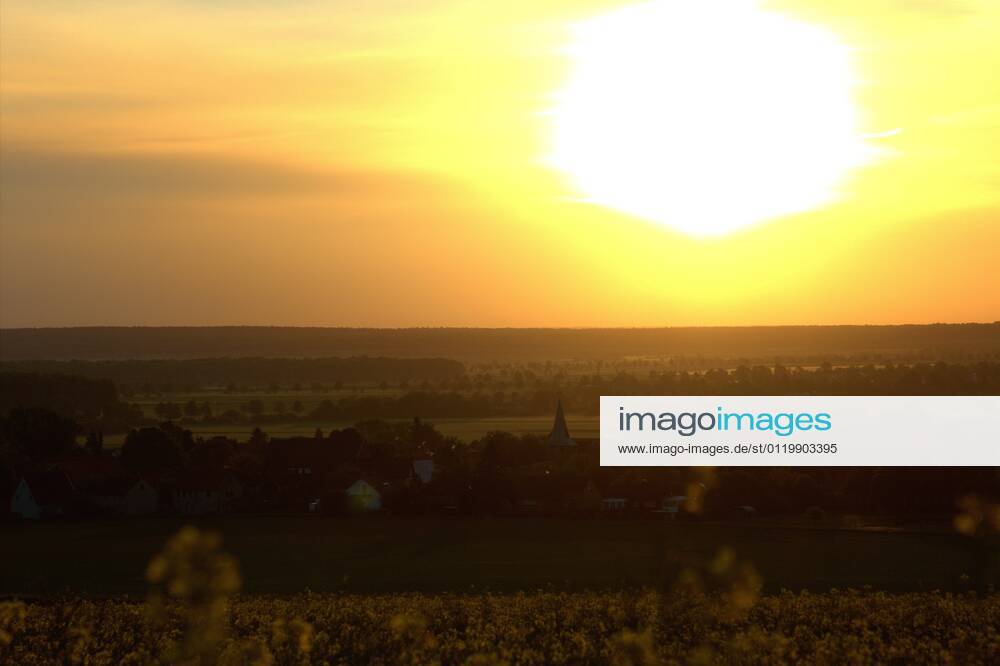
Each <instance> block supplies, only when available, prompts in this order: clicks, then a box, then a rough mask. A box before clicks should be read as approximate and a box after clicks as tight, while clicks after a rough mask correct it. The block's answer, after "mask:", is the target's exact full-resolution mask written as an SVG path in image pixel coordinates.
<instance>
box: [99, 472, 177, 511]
mask: <svg viewBox="0 0 1000 666" xmlns="http://www.w3.org/2000/svg"><path fill="white" fill-rule="evenodd" d="M88 496H89V497H90V498H91V500H93V502H94V503H95V504H96V505H97V506H98V507H100V508H101V509H104V510H105V511H107V512H109V513H114V514H117V515H122V516H145V515H149V514H151V513H156V511H157V509H159V508H160V491H159V490H157V489H156V488H155V487H154V486H153V485H152V484H151V483H149V482H148V481H146V480H144V479H134V478H119V479H113V480H111V481H109V482H107V483H103V484H101V485H99V486H95V487H94V488H92V489H90V490H89V491H88Z"/></svg>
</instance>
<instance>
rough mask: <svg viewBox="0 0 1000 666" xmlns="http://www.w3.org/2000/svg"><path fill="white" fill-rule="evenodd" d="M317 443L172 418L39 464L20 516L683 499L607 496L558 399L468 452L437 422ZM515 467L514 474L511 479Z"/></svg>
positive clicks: (657, 507)
mask: <svg viewBox="0 0 1000 666" xmlns="http://www.w3.org/2000/svg"><path fill="white" fill-rule="evenodd" d="M359 426H361V427H360V429H357V428H347V429H344V430H333V431H331V432H330V433H329V434H328V435H325V436H324V435H323V433H321V432H317V433H316V435H315V436H313V437H289V438H269V437H268V436H267V435H266V434H265V433H263V432H262V431H261V430H260V429H255V431H254V433H253V434H252V435H251V437H250V438H249V440H248V441H246V442H238V441H234V440H232V439H229V438H226V437H213V438H209V439H198V440H195V439H194V438H193V436H192V435H191V433H190V432H189V431H186V430H183V429H182V428H179V427H178V426H175V425H173V424H172V423H170V422H167V423H164V424H162V425H161V426H159V427H156V428H142V429H138V430H134V431H133V432H132V433H130V435H129V437H128V438H127V439H126V442H125V444H124V445H123V446H122V447H121V448H119V449H111V450H106V449H104V448H103V447H102V446H101V445H100V440H99V437H97V436H92V437H91V438H89V439H88V445H87V446H84V447H77V448H76V449H74V450H71V451H69V452H66V453H64V454H62V455H61V456H59V457H57V458H54V459H52V460H49V461H45V462H44V463H41V464H36V465H33V469H31V471H29V472H28V473H25V474H23V475H21V476H19V477H18V478H17V479H16V480H15V482H14V484H13V492H12V494H11V496H10V500H9V514H10V517H11V518H13V519H21V520H29V521H30V520H53V519H58V520H72V519H82V518H93V517H101V516H104V517H111V516H121V517H128V516H150V515H155V514H164V515H168V514H174V515H184V516H201V515H213V514H227V513H315V514H325V515H347V514H365V513H373V512H391V513H440V514H448V513H460V512H470V511H471V512H489V513H505V514H518V513H524V514H559V515H568V514H577V515H626V514H628V515H635V514H640V513H643V514H649V515H660V516H666V517H674V516H676V515H677V514H678V513H679V510H680V507H681V506H682V504H683V502H684V500H685V497H684V495H681V494H678V493H677V492H676V490H669V489H667V488H663V487H661V486H660V485H658V484H639V485H637V486H633V487H632V488H630V489H627V490H626V489H624V488H622V487H621V485H620V484H612V486H611V487H612V488H615V489H616V490H617V492H615V493H613V494H610V495H609V494H607V493H602V492H601V491H600V490H599V487H600V484H599V483H597V480H596V479H595V478H593V475H592V474H591V473H590V472H592V471H593V470H592V469H591V468H593V467H595V466H596V465H595V462H596V459H597V442H596V441H594V440H579V441H577V440H575V439H573V438H572V437H571V436H570V433H569V429H568V427H567V424H566V417H565V414H564V411H563V407H562V404H561V403H559V404H558V405H557V407H556V414H555V418H554V421H553V427H552V431H551V433H550V434H549V436H548V437H547V438H542V437H530V436H520V437H515V436H513V435H510V434H507V433H490V434H489V435H488V436H487V437H486V438H484V441H483V442H480V443H479V445H478V446H472V447H467V446H466V445H464V444H460V443H457V442H455V441H451V440H449V438H446V437H443V436H442V435H441V434H440V433H438V432H437V431H436V430H435V429H434V428H433V426H430V425H428V424H425V423H423V422H422V421H421V420H420V419H414V420H413V422H411V423H404V424H390V423H385V422H367V423H363V424H359ZM512 472H513V473H512Z"/></svg>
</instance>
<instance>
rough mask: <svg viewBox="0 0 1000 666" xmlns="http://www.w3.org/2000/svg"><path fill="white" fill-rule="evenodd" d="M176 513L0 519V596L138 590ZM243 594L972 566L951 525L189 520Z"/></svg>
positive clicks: (923, 580)
mask: <svg viewBox="0 0 1000 666" xmlns="http://www.w3.org/2000/svg"><path fill="white" fill-rule="evenodd" d="M182 524H183V523H182V521H181V519H178V518H171V519H167V518H157V519H142V520H106V521H100V522H82V523H73V524H69V523H39V524H18V523H7V524H3V525H0V543H3V544H4V547H3V548H2V549H0V593H6V594H10V593H24V594H51V593H57V592H60V591H63V590H70V591H80V592H93V593H99V594H118V593H141V592H142V591H143V590H144V589H145V581H144V579H143V571H144V567H145V564H146V563H147V562H148V561H149V559H150V557H151V556H152V555H153V554H155V553H156V552H158V551H159V550H160V549H161V548H162V546H163V544H164V542H165V541H166V540H167V538H168V537H169V536H170V535H171V534H173V533H174V532H175V531H176V530H177V529H178V528H179V527H180V526H181V525H182ZM200 525H203V526H206V527H209V528H211V529H213V530H217V531H219V532H220V533H221V534H222V536H223V540H224V543H225V547H226V549H227V550H228V551H229V552H231V553H232V554H233V555H234V556H235V557H237V559H239V561H240V562H241V563H242V569H243V573H244V577H245V580H246V585H245V589H246V591H248V592H251V593H281V594H286V593H295V592H301V591H302V590H305V589H310V590H313V591H326V592H330V591H338V590H347V591H360V592H378V591H392V592H399V591H407V590H422V591H435V592H436V591H471V590H482V589H493V590H506V591H511V590H532V589H539V588H547V587H550V586H554V587H555V588H557V589H596V588H600V589H622V588H635V587H642V586H650V585H658V584H661V583H662V582H663V581H664V580H666V579H667V578H670V577H671V576H672V575H674V574H675V573H676V572H677V571H678V570H680V569H682V568H684V567H686V566H689V565H697V564H699V563H703V562H705V561H708V560H710V559H711V558H713V557H714V556H715V555H716V553H717V552H718V551H719V550H720V549H722V548H725V547H728V548H731V549H732V550H733V551H734V552H735V554H736V556H737V557H739V558H740V559H741V560H743V561H746V562H748V563H750V564H752V565H753V566H754V567H755V568H756V570H757V571H758V572H759V573H760V576H761V577H762V579H763V583H764V586H765V589H767V590H770V591H778V590H780V589H782V588H788V589H812V590H826V589H829V588H832V587H838V588H844V587H862V586H865V585H871V586H873V587H875V588H877V589H883V590H897V591H904V590H931V589H942V590H961V589H966V588H967V586H968V581H969V576H973V577H974V576H975V575H976V573H977V571H978V567H980V566H981V560H980V559H979V557H980V553H979V552H978V551H977V550H976V549H975V547H974V546H973V542H971V541H967V540H965V539H964V538H963V537H960V536H958V535H955V534H951V533H915V532H891V531H863V530H832V529H814V528H813V529H802V528H792V527H780V526H761V525H752V524H713V523H669V522H664V521H662V520H575V519H556V518H528V517H513V518H472V517H437V518H430V517H421V518H413V519H407V518H402V517H395V518H393V517H385V516H377V517H371V518H353V519H347V518H324V517H313V516H252V517H251V516H231V517H224V518H218V519H213V520H205V521H201V522H200Z"/></svg>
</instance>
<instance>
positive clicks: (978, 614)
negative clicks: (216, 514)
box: [0, 591, 1000, 665]
mask: <svg viewBox="0 0 1000 666" xmlns="http://www.w3.org/2000/svg"><path fill="white" fill-rule="evenodd" d="M185 612H186V611H185V609H183V608H181V607H179V606H176V605H173V604H168V605H167V607H166V609H165V617H164V618H162V620H159V621H158V620H156V619H155V618H154V617H152V615H153V614H152V613H151V611H150V609H149V608H148V607H147V606H144V605H143V604H137V603H129V602H126V601H120V600H103V601H95V600H86V599H66V600H62V601H57V602H51V603H33V604H28V605H25V604H18V603H7V604H5V605H4V606H3V607H2V610H0V618H2V619H0V622H2V623H3V624H2V627H3V628H2V630H0V631H2V633H0V662H2V663H5V664H26V665H27V664H52V663H73V664H123V665H124V664H146V663H180V662H185V663H223V664H272V663H277V664H326V663H350V664H396V663H414V664H433V663H441V664H464V663H483V664H486V663H503V662H506V663H511V664H551V663H581V664H587V663H607V662H613V663H627V664H647V663H649V664H651V663H782V662H810V663H823V664H839V663H899V664H908V663H943V664H946V663H954V664H990V663H993V664H995V663H1000V596H997V595H993V596H989V597H975V596H972V595H969V596H952V595H948V594H939V593H914V594H902V595H889V594H883V593H878V592H857V591H843V592H829V593H825V594H808V593H802V594H791V593H785V594H781V595H777V596H766V597H761V598H759V599H757V600H755V601H754V602H753V604H752V605H751V606H750V607H749V608H748V609H746V611H745V612H742V613H739V614H736V615H734V614H733V613H732V612H731V608H730V607H729V604H728V603H727V602H726V601H725V600H724V599H723V598H722V597H720V596H717V595H711V594H709V595H696V594H689V593H675V594H658V593H654V592H644V593H641V592H631V593H630V592H617V593H609V592H594V593H560V592H536V593H524V594H514V595H493V594H483V595H477V596H471V595H453V594H443V595H419V594H395V595H393V594H388V595H350V594H345V595H339V594H301V595H297V596H293V597H285V598H272V597H253V598H237V599H235V600H233V601H232V602H231V603H229V604H227V605H226V607H225V608H223V609H221V614H222V616H223V621H222V622H221V623H220V624H219V625H218V626H216V627H213V626H212V623H211V622H207V623H206V624H204V625H202V626H201V627H200V628H199V627H194V629H196V630H195V631H193V632H192V627H190V626H187V624H186V622H187V620H186V619H185V617H184V614H185ZM192 633H193V634H194V635H193V636H192V635H191V634H192ZM213 634H215V635H213ZM199 660H200V661H199Z"/></svg>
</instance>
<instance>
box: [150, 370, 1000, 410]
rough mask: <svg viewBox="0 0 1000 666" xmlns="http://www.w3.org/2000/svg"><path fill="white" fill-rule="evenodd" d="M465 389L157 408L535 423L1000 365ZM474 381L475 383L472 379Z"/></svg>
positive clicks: (968, 377)
mask: <svg viewBox="0 0 1000 666" xmlns="http://www.w3.org/2000/svg"><path fill="white" fill-rule="evenodd" d="M515 374H516V375H518V376H516V377H514V378H511V379H501V378H498V377H492V378H488V379H486V380H484V381H462V382H460V385H461V386H463V387H464V390H427V389H421V390H416V391H405V392H402V393H399V394H396V395H391V394H383V395H374V394H350V395H345V396H344V397H341V398H336V399H333V398H325V399H323V400H321V402H319V404H316V405H314V406H310V407H309V408H306V407H305V406H304V405H302V403H301V401H292V402H286V401H283V400H277V401H265V400H261V399H252V400H249V401H247V402H246V404H244V405H242V406H241V408H239V409H228V410H226V411H222V412H219V411H218V410H216V411H214V412H213V409H212V407H211V405H210V404H208V403H206V402H202V403H198V402H195V401H188V402H186V403H174V402H169V401H167V402H162V403H159V404H158V405H157V406H156V409H157V417H159V418H161V419H162V418H171V419H184V420H185V421H186V422H188V423H196V422H199V421H200V422H204V423H255V424H260V425H265V424H268V423H276V422H282V421H292V420H295V419H302V420H308V421H331V422H332V421H352V420H355V419H375V418H379V419H399V418H404V419H405V418H411V417H413V416H414V415H421V416H425V417H430V418H480V417H492V416H541V415H548V414H550V413H551V412H552V405H553V404H555V401H556V400H557V399H561V400H562V401H563V404H564V405H565V406H566V408H567V409H568V410H569V411H571V412H574V413H577V414H591V415H593V414H596V413H597V409H598V405H599V397H600V396H602V395H996V394H1000V363H997V362H986V361H983V362H979V363H974V364H956V363H934V364H915V365H884V366H873V365H869V366H846V367H838V366H829V365H823V366H820V367H818V368H788V367H785V366H781V365H777V366H753V367H747V366H740V367H739V368H736V369H734V370H708V371H704V372H697V371H662V372H661V371H654V372H650V373H649V374H648V375H646V376H638V375H636V374H631V373H624V372H619V373H616V374H614V375H607V376H602V375H578V376H564V375H561V374H556V375H555V376H552V377H549V378H544V377H538V376H534V375H532V376H531V377H530V379H529V378H524V377H521V376H520V375H521V373H520V371H518V373H515ZM474 379H480V378H474Z"/></svg>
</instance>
